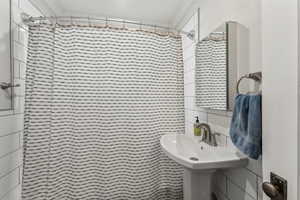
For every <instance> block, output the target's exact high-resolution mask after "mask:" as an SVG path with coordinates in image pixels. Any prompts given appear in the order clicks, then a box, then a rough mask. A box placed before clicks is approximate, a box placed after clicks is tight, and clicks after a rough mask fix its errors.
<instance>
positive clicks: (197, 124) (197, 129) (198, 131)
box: [194, 116, 201, 136]
mask: <svg viewBox="0 0 300 200" xmlns="http://www.w3.org/2000/svg"><path fill="white" fill-rule="evenodd" d="M194 136H201V128H200V122H199V117H198V116H197V117H196V122H195V123H194Z"/></svg>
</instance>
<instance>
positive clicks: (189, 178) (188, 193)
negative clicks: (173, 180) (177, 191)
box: [183, 168, 216, 200]
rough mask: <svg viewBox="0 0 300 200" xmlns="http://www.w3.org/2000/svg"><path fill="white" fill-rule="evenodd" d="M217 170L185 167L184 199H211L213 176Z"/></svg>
mask: <svg viewBox="0 0 300 200" xmlns="http://www.w3.org/2000/svg"><path fill="white" fill-rule="evenodd" d="M215 171H216V170H191V169H187V168H184V176H183V195H184V200H211V193H212V190H211V186H212V176H213V174H214V172H215Z"/></svg>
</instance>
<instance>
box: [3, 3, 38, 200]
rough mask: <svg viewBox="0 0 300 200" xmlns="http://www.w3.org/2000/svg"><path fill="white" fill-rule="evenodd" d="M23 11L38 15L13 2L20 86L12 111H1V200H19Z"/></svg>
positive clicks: (16, 75) (16, 72)
mask: <svg viewBox="0 0 300 200" xmlns="http://www.w3.org/2000/svg"><path fill="white" fill-rule="evenodd" d="M1 9H3V8H0V10H1ZM0 12H1V11H0ZM22 12H26V13H27V14H30V15H32V16H40V15H41V13H40V12H39V11H38V10H37V9H36V8H35V7H34V6H33V5H32V4H31V3H30V2H29V1H28V0H12V29H13V30H12V31H13V37H12V38H13V49H14V50H13V58H14V59H13V65H14V82H15V83H19V84H20V85H21V87H19V88H17V89H16V90H15V91H14V110H11V111H0V200H19V199H21V173H22V157H23V155H22V145H23V141H22V136H23V121H24V120H23V113H24V88H25V84H24V82H25V68H26V52H27V47H26V46H27V38H28V31H27V28H26V26H24V25H23V24H22V23H21V17H20V14H21V13H22ZM0 73H1V71H0Z"/></svg>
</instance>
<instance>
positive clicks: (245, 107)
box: [230, 94, 262, 160]
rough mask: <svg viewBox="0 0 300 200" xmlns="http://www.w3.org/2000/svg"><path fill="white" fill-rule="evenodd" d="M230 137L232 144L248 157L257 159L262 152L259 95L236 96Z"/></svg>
mask: <svg viewBox="0 0 300 200" xmlns="http://www.w3.org/2000/svg"><path fill="white" fill-rule="evenodd" d="M230 137H231V140H232V142H233V144H234V145H235V146H236V147H237V148H238V149H239V150H240V151H241V152H243V153H244V154H246V155H247V156H249V157H250V158H252V159H256V160H257V159H258V158H259V156H260V155H261V154H262V114H261V95H243V94H240V95H238V96H237V97H236V99H235V107H234V112H233V116H232V121H231V127H230Z"/></svg>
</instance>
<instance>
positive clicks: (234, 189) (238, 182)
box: [182, 15, 262, 200]
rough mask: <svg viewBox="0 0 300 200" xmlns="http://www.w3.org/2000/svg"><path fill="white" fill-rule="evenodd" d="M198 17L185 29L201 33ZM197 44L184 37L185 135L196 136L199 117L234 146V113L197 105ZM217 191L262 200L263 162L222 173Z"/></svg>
mask: <svg viewBox="0 0 300 200" xmlns="http://www.w3.org/2000/svg"><path fill="white" fill-rule="evenodd" d="M197 23H198V22H197V16H196V15H194V16H193V17H192V18H191V19H190V20H189V21H188V22H187V23H186V25H185V26H184V28H183V30H184V31H186V32H189V31H190V30H197V29H196V27H197ZM195 44H196V43H195V42H194V41H192V40H190V39H188V38H187V37H186V36H184V35H183V36H182V45H183V57H184V92H185V93H184V96H185V134H187V135H191V136H192V135H193V124H194V122H195V117H196V116H199V119H200V121H201V122H205V123H208V124H210V126H211V127H212V130H213V131H214V132H218V133H220V134H221V135H220V136H218V138H217V140H218V143H219V144H221V145H229V146H232V147H233V148H235V147H234V146H233V144H232V143H231V140H230V137H229V127H230V121H231V116H232V113H231V112H220V111H209V112H208V111H207V110H205V109H201V108H198V107H197V106H196V105H195V56H194V55H195ZM213 183H214V184H213V191H214V193H215V194H216V195H217V197H218V200H242V199H243V200H261V199H262V192H261V183H262V164H261V160H258V161H255V160H250V161H249V164H248V166H247V167H245V168H238V169H228V170H219V171H217V173H216V174H215V177H214V181H213Z"/></svg>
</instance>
